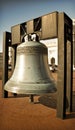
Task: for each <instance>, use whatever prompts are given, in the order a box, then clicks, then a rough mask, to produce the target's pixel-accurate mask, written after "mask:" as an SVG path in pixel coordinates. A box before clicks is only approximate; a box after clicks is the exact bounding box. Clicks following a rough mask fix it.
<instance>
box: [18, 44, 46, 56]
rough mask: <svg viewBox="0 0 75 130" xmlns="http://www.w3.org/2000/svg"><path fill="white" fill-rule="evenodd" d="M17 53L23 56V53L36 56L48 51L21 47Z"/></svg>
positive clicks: (40, 48) (39, 48)
mask: <svg viewBox="0 0 75 130" xmlns="http://www.w3.org/2000/svg"><path fill="white" fill-rule="evenodd" d="M17 53H18V54H21V53H25V54H26V53H27V54H35V53H47V49H46V48H42V47H31V46H30V47H29V46H28V47H25V48H23V47H20V48H18V49H17Z"/></svg>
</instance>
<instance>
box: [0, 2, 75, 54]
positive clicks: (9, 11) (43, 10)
mask: <svg viewBox="0 0 75 130" xmlns="http://www.w3.org/2000/svg"><path fill="white" fill-rule="evenodd" d="M54 11H58V12H65V13H66V14H67V15H68V16H69V17H70V18H71V19H74V18H75V0H1V2H0V52H2V51H3V32H5V31H7V32H11V27H12V26H14V25H17V24H20V23H23V22H26V21H28V20H31V19H34V18H37V17H39V16H42V15H45V14H48V13H51V12H54Z"/></svg>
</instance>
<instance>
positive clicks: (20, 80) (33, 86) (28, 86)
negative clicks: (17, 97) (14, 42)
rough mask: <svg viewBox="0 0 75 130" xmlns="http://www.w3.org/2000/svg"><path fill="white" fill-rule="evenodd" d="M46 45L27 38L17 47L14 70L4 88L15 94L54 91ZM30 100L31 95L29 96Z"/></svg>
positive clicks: (54, 85)
mask: <svg viewBox="0 0 75 130" xmlns="http://www.w3.org/2000/svg"><path fill="white" fill-rule="evenodd" d="M47 56H48V54H47V47H46V46H45V45H44V44H43V43H40V42H38V40H37V41H36V40H33V41H32V40H29V41H28V40H27V37H26V41H25V42H23V43H22V44H20V45H18V47H17V59H16V65H15V69H14V72H13V74H12V76H11V78H10V79H9V80H8V81H7V82H6V84H5V86H4V89H5V90H6V91H9V92H12V93H17V94H27V95H28V94H29V95H36V94H37V95H39V94H45V93H52V92H55V91H56V84H55V81H54V79H53V78H52V77H51V75H50V69H49V67H48V57H47ZM30 98H31V100H32V96H31V97H30Z"/></svg>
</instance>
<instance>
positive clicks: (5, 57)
mask: <svg viewBox="0 0 75 130" xmlns="http://www.w3.org/2000/svg"><path fill="white" fill-rule="evenodd" d="M10 39H11V33H9V32H4V33H3V79H2V86H3V97H4V98H7V97H8V92H7V91H5V90H4V84H5V83H6V81H7V80H8V46H9V45H10V41H9V40H10Z"/></svg>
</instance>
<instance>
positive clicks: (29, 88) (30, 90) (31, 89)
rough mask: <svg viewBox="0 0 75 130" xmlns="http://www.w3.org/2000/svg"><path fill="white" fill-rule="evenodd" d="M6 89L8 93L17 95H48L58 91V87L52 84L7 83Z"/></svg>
mask: <svg viewBox="0 0 75 130" xmlns="http://www.w3.org/2000/svg"><path fill="white" fill-rule="evenodd" d="M10 86H11V87H10ZM4 89H5V90H6V91H8V92H12V93H17V94H32V95H36V94H39V95H40V94H46V93H54V92H56V91H57V89H56V85H55V84H54V83H53V82H52V83H46V84H44V83H40V84H36V83H35V84H25V83H24V84H23V83H18V84H15V83H14V82H9V81H8V82H7V83H6V84H5V86H4Z"/></svg>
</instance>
